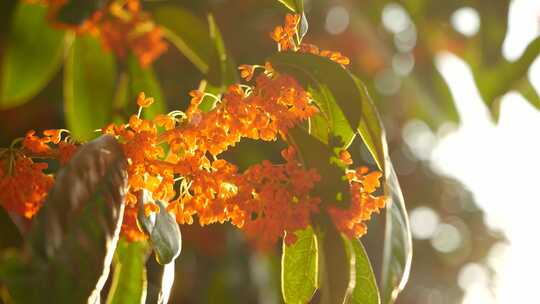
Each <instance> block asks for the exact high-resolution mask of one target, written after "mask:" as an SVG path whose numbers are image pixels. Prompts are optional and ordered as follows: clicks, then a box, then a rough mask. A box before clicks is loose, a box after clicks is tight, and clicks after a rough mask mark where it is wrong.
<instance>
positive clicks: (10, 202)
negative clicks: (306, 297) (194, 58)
mask: <svg viewBox="0 0 540 304" xmlns="http://www.w3.org/2000/svg"><path fill="white" fill-rule="evenodd" d="M115 3H116V2H112V4H110V6H108V8H107V9H108V10H111V11H116V14H117V15H118V16H124V15H123V13H126V14H128V15H129V16H131V17H133V18H134V19H129V20H128V19H123V17H122V18H120V17H119V19H118V20H109V19H106V18H105V19H102V20H101V21H100V22H101V23H100V24H101V29H100V30H101V35H102V38H103V39H104V43H105V44H106V45H108V47H110V48H111V49H113V50H115V52H117V54H118V55H119V56H124V55H125V52H127V49H126V45H128V46H129V45H130V44H129V41H127V40H124V39H127V38H128V37H131V36H130V35H131V34H130V33H128V32H130V31H131V30H133V29H134V28H135V29H136V28H137V26H136V23H137V22H139V21H138V20H143V19H144V18H143V19H138V18H139V17H137V16H139V15H138V14H139V12H140V9H139V6H138V2H137V1H131V0H127V1H124V2H123V4H122V5H120V6H114V5H115ZM120 12H123V13H120ZM126 20H128V21H126ZM125 21H126V22H125ZM299 21H300V17H299V16H298V15H287V17H286V18H285V25H284V26H278V27H277V28H276V29H275V30H274V31H273V32H272V38H273V39H274V40H276V42H278V48H279V49H280V50H281V51H287V50H289V51H300V52H309V53H313V54H317V55H320V56H325V57H328V58H330V59H331V60H334V61H336V62H338V63H340V64H341V65H343V66H345V65H347V64H348V63H349V62H348V59H347V58H346V57H344V56H343V55H341V54H340V53H338V52H327V51H319V50H318V48H316V47H315V46H312V45H308V44H302V43H300V39H299V38H298V30H297V28H298V23H299ZM146 33H150V32H146ZM129 39H131V38H129ZM148 43H149V44H153V42H151V41H148ZM131 49H132V50H133V51H134V52H135V53H137V51H136V49H137V47H136V46H135V45H132V46H131ZM141 54H142V55H141ZM144 54H147V55H148V53H147V52H146V51H141V53H140V54H139V60H142V62H141V63H146V64H148V62H149V61H151V60H152V58H154V57H153V55H152V56H151V55H148V57H145V55H144ZM152 54H154V55H155V54H156V53H152ZM257 68H260V69H262V71H261V73H259V74H258V75H257V76H256V77H255V70H256V69H257ZM239 69H240V72H241V76H242V78H244V79H245V80H247V81H250V80H252V79H253V78H254V79H255V80H254V81H253V83H252V85H246V84H235V85H231V86H230V87H229V88H228V89H227V91H226V92H225V93H224V94H223V96H214V95H212V94H209V93H206V92H204V91H200V90H195V91H192V92H190V96H191V103H190V106H189V107H188V108H187V109H186V111H185V112H182V111H178V110H177V111H172V112H170V113H168V114H163V115H158V116H156V117H155V118H154V119H152V120H147V119H143V118H142V117H141V114H142V111H143V110H144V109H145V108H147V107H149V106H151V105H152V103H153V99H152V98H148V97H147V96H145V94H144V93H141V94H139V96H138V98H137V104H138V106H139V111H138V113H137V114H136V115H132V116H131V117H130V118H129V120H128V122H127V123H126V124H119V125H116V124H110V125H108V126H106V127H105V128H103V129H101V130H100V131H101V133H103V134H110V135H112V136H114V137H115V138H116V139H117V140H118V141H119V142H120V144H121V145H122V147H123V150H124V154H125V157H126V159H127V162H128V167H127V173H128V191H127V195H126V211H125V214H124V220H123V225H122V232H123V234H124V235H125V236H126V237H127V238H128V239H130V240H132V241H137V240H141V239H145V238H146V236H145V235H144V233H143V232H142V231H141V230H140V228H139V225H138V224H137V217H138V214H139V212H141V211H140V210H142V212H144V215H145V216H149V215H150V214H152V213H154V212H159V211H160V210H159V209H160V208H159V205H158V204H156V203H155V201H157V200H159V201H161V202H164V205H165V206H166V208H167V211H169V212H171V213H172V214H174V215H175V217H176V220H177V222H178V223H179V224H192V223H193V222H194V221H195V220H197V221H198V223H199V224H200V225H201V226H205V225H209V224H213V223H225V222H230V223H231V224H232V225H234V226H235V227H237V228H239V229H242V230H243V231H244V232H245V234H246V236H247V238H248V239H249V240H250V241H251V242H252V243H253V244H254V245H255V246H256V247H258V248H261V249H265V248H269V247H271V246H272V245H274V244H275V243H276V242H277V241H278V239H279V238H280V237H282V236H285V242H286V243H287V244H292V243H294V242H295V240H296V236H295V234H294V232H295V231H297V230H300V229H305V228H306V227H308V226H309V225H310V224H312V218H313V215H314V214H315V213H321V212H325V213H327V214H328V215H329V216H330V218H331V219H332V220H333V221H334V223H335V225H336V227H337V228H338V229H339V230H340V231H341V232H342V233H344V234H346V235H347V236H349V237H351V238H353V237H360V236H362V235H363V234H365V233H366V226H365V221H367V220H369V218H370V217H371V215H372V214H373V213H374V212H378V211H379V209H380V208H383V207H384V203H385V199H384V197H381V196H376V195H375V192H376V191H377V189H378V188H379V187H380V181H379V180H380V178H381V176H382V174H381V173H380V172H369V170H368V169H367V168H366V167H360V168H358V169H356V170H350V169H346V170H345V171H344V175H345V176H346V179H347V180H348V182H349V185H350V192H351V202H350V207H349V208H347V209H341V208H338V207H337V206H335V205H334V204H333V202H322V201H321V199H320V198H319V197H317V196H314V195H313V192H314V191H313V189H314V187H316V184H317V182H319V181H320V179H321V177H320V175H319V173H318V172H317V171H316V170H315V169H313V168H305V167H304V166H303V164H302V163H301V162H300V161H299V160H298V159H297V155H296V154H297V152H296V151H295V149H294V147H293V146H289V147H288V148H286V149H285V150H283V151H282V156H283V159H284V162H283V163H280V164H273V163H270V162H269V161H263V162H262V163H260V164H255V165H253V166H251V167H249V168H248V169H246V170H245V171H244V172H239V170H238V168H237V167H236V166H235V165H234V164H232V163H230V162H228V161H226V160H225V159H223V158H221V154H222V153H223V152H225V151H226V150H228V149H229V148H230V147H233V146H235V145H236V144H237V143H239V142H240V141H241V140H242V139H243V138H249V139H253V140H263V141H275V140H278V139H281V140H284V141H285V142H287V133H288V130H289V129H291V128H293V127H295V126H297V125H299V124H300V123H301V122H303V121H305V120H308V119H309V118H310V117H312V116H313V115H314V114H316V113H317V112H318V108H317V107H316V106H315V102H314V100H313V99H312V97H311V96H310V94H309V93H308V92H306V91H305V90H304V88H302V86H300V84H299V83H298V82H297V81H296V80H295V79H294V78H293V77H291V76H289V75H285V74H280V73H278V72H277V71H275V70H274V69H273V68H272V66H271V65H270V64H268V63H267V64H265V65H264V66H255V65H254V66H250V65H242V66H240V68H239ZM208 100H212V101H213V102H214V106H213V107H212V109H211V110H209V111H206V112H205V111H203V110H201V107H200V105H201V103H202V102H203V101H208ZM64 133H65V134H68V132H67V130H48V131H45V132H44V134H43V136H42V137H39V136H37V135H36V133H35V132H34V131H29V132H28V133H27V134H26V136H25V138H23V139H21V143H22V144H21V148H20V149H13V148H10V149H5V150H0V153H2V154H0V202H1V203H2V204H3V206H4V207H5V208H7V209H8V210H11V211H14V212H17V213H19V214H21V215H24V216H25V217H27V218H30V217H32V215H34V214H35V212H37V210H38V209H39V207H40V206H41V204H42V203H43V200H44V199H45V197H46V195H47V191H48V190H49V189H50V188H51V186H52V184H53V177H52V176H50V175H47V174H45V173H44V172H43V171H44V170H45V169H46V168H47V166H46V164H44V163H34V162H33V161H32V157H34V158H36V157H40V158H42V157H44V158H54V159H57V160H58V161H59V162H60V164H65V163H66V162H68V161H69V159H70V157H71V155H73V153H74V152H75V150H76V148H77V147H76V145H75V144H73V143H72V142H71V139H70V137H69V136H65V137H64V138H62V135H63V134H64ZM314 153H316V152H314ZM339 159H340V160H341V162H342V164H343V165H344V166H345V167H348V166H351V165H352V164H353V161H352V159H351V156H350V154H349V153H348V152H347V151H346V150H343V151H341V153H340V154H339ZM143 189H145V190H147V191H149V192H150V193H151V197H152V201H151V202H141V201H139V199H141V198H142V196H139V195H138V194H139V193H140V191H141V190H143Z"/></svg>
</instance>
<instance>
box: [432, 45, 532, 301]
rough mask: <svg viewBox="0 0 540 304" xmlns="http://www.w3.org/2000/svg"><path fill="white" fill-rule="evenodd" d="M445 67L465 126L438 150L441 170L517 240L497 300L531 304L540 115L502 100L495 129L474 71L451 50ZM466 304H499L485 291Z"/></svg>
mask: <svg viewBox="0 0 540 304" xmlns="http://www.w3.org/2000/svg"><path fill="white" fill-rule="evenodd" d="M436 65H437V68H438V69H439V70H440V71H441V73H442V75H443V78H444V79H445V80H446V82H447V84H448V85H449V87H450V91H451V93H452V96H453V98H454V101H455V104H456V107H457V109H458V112H459V114H460V119H461V125H460V126H459V128H458V129H457V130H456V131H455V132H453V133H449V134H448V135H446V137H443V138H441V139H440V140H439V143H438V144H437V146H436V147H435V148H434V150H433V153H432V157H431V160H432V164H433V165H434V169H436V170H437V171H438V172H440V173H443V174H446V175H449V176H452V177H455V178H457V179H459V180H460V181H461V182H462V183H463V184H465V185H466V186H467V188H469V189H470V190H471V192H472V193H473V196H474V198H475V201H476V202H477V204H478V205H479V206H480V207H481V208H482V209H483V210H484V212H485V213H486V217H487V219H489V220H488V221H487V224H489V225H490V226H491V227H492V228H497V229H501V230H502V231H503V232H504V233H505V235H506V237H507V238H508V240H509V247H508V250H505V254H504V255H502V256H498V255H494V256H492V257H490V263H491V264H493V265H495V266H497V268H496V269H495V271H496V278H497V281H496V282H495V285H496V288H495V296H496V300H497V303H501V304H502V303H529V302H530V299H535V298H536V297H537V293H536V289H537V288H538V287H537V283H536V281H537V273H540V264H538V263H534V262H531V261H535V260H536V259H537V258H538V256H540V245H539V244H538V242H534V241H532V240H534V239H536V238H537V235H536V232H537V231H540V221H538V214H540V204H539V203H538V202H539V200H540V199H539V198H540V187H539V186H538V185H539V181H540V157H539V156H540V139H539V137H538V136H536V130H540V112H539V111H538V110H537V109H535V108H534V107H533V106H531V105H530V104H529V103H528V101H526V100H524V98H523V97H522V96H521V95H520V94H517V93H514V92H510V93H508V94H506V95H505V96H503V97H502V101H501V109H500V113H501V114H500V119H499V122H498V123H497V124H494V123H493V122H492V121H491V120H490V118H489V115H488V109H487V107H486V106H485V104H484V102H483V101H482V99H481V98H480V96H479V93H478V89H477V87H476V86H475V82H474V79H473V77H472V72H471V70H470V68H469V67H468V66H467V65H466V64H465V63H464V62H463V60H461V59H459V58H458V57H456V56H454V55H451V54H449V53H443V54H441V55H439V56H438V57H437V60H436ZM464 303H493V301H492V300H490V295H489V293H486V290H485V288H481V287H478V286H476V287H471V288H470V290H467V291H466V297H465V301H464Z"/></svg>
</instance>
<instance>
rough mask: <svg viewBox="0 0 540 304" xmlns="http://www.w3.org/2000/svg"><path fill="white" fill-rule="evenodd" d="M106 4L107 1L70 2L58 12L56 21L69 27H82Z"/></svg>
mask: <svg viewBox="0 0 540 304" xmlns="http://www.w3.org/2000/svg"><path fill="white" fill-rule="evenodd" d="M106 4H107V1H106V0H86V1H68V2H67V3H66V4H65V5H62V7H61V8H60V9H59V10H58V13H57V14H56V15H55V19H56V21H58V22H62V23H65V24H68V25H73V26H77V25H81V24H83V23H84V22H85V21H86V20H88V19H89V18H90V17H92V15H93V14H94V12H96V11H97V10H100V9H103V8H104V7H105V5H106Z"/></svg>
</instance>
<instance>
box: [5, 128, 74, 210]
mask: <svg viewBox="0 0 540 304" xmlns="http://www.w3.org/2000/svg"><path fill="white" fill-rule="evenodd" d="M64 132H66V133H67V131H66V130H46V131H45V132H44V136H43V137H41V138H40V137H38V136H36V135H35V131H33V130H30V131H29V132H28V133H27V134H26V137H25V138H23V139H20V140H18V141H15V142H14V144H13V145H12V147H10V148H9V149H0V204H1V205H2V206H3V207H4V208H5V209H6V210H8V211H10V212H14V213H16V214H18V215H21V216H23V217H25V218H28V219H30V218H32V217H33V216H34V215H35V214H36V213H37V211H38V210H39V208H40V207H41V206H42V205H43V202H44V201H45V198H46V196H47V192H48V191H49V189H50V188H51V187H52V186H53V184H54V177H53V176H52V175H50V174H46V173H45V172H44V171H45V170H46V169H47V167H48V165H47V163H44V162H34V160H33V159H43V158H45V159H47V158H48V159H57V160H58V161H59V163H60V164H61V165H64V164H66V163H67V162H68V161H69V159H70V158H71V156H72V155H73V154H74V153H75V150H76V149H77V146H76V145H75V144H73V143H71V142H70V138H69V137H66V138H64V139H62V133H64ZM18 143H22V146H21V147H20V148H15V147H14V146H15V144H18Z"/></svg>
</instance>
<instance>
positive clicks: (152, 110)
mask: <svg viewBox="0 0 540 304" xmlns="http://www.w3.org/2000/svg"><path fill="white" fill-rule="evenodd" d="M128 70H129V79H130V91H131V96H133V97H135V96H137V95H138V94H139V93H140V92H144V93H145V94H146V96H147V97H152V98H154V103H153V104H152V105H151V106H150V107H148V108H146V109H144V110H143V115H144V117H145V118H147V119H152V118H154V117H156V116H157V115H158V114H165V112H166V111H167V103H166V102H165V100H164V99H163V94H162V92H161V87H160V85H159V82H158V80H157V77H156V75H155V73H154V70H153V69H152V67H151V66H149V67H146V68H142V67H141V65H140V64H139V61H138V60H137V58H136V57H135V56H133V55H132V54H130V56H129V58H128ZM131 99H133V100H134V98H131Z"/></svg>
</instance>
